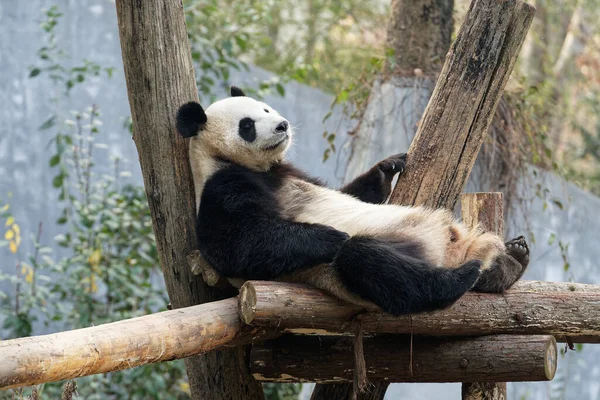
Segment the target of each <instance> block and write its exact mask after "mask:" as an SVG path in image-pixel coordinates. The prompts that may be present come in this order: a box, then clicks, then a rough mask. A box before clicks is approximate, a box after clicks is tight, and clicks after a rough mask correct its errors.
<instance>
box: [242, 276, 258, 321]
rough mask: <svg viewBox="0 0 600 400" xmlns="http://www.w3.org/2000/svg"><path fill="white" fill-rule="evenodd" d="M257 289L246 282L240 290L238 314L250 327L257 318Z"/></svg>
mask: <svg viewBox="0 0 600 400" xmlns="http://www.w3.org/2000/svg"><path fill="white" fill-rule="evenodd" d="M256 299H257V297H256V289H255V288H254V285H252V284H250V283H249V282H246V283H244V284H243V285H242V287H241V288H240V294H239V306H238V313H239V315H240V319H241V320H242V321H244V323H245V324H248V325H250V324H251V323H252V321H254V317H255V316H256V303H257V300H256Z"/></svg>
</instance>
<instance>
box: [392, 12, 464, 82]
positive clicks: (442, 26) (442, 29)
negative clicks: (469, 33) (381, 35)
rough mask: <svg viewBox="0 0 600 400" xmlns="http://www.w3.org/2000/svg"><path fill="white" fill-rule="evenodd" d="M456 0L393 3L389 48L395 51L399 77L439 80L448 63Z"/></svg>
mask: <svg viewBox="0 0 600 400" xmlns="http://www.w3.org/2000/svg"><path fill="white" fill-rule="evenodd" d="M453 10H454V0H392V6H391V16H390V21H389V23H388V34H387V48H389V49H393V50H394V63H393V65H390V63H388V65H387V68H388V70H390V71H391V72H393V73H394V74H395V75H399V76H403V77H407V76H415V74H416V71H415V70H418V71H419V72H418V73H417V74H418V75H425V76H429V77H435V76H436V75H437V74H438V73H439V72H440V70H441V68H442V64H443V63H444V56H445V55H446V52H447V51H448V48H449V47H450V40H451V37H452V30H453V26H454V24H453V19H452V11H453Z"/></svg>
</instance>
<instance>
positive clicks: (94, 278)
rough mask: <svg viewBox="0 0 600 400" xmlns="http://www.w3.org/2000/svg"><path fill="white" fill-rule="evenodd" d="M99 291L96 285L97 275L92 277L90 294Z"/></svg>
mask: <svg viewBox="0 0 600 400" xmlns="http://www.w3.org/2000/svg"><path fill="white" fill-rule="evenodd" d="M97 291H98V285H96V275H93V274H92V276H90V292H91V293H96V292H97Z"/></svg>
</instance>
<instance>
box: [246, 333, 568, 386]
mask: <svg viewBox="0 0 600 400" xmlns="http://www.w3.org/2000/svg"><path fill="white" fill-rule="evenodd" d="M411 346H412V350H411ZM315 349H318V351H315ZM364 353H365V361H366V366H367V377H368V378H369V380H371V381H379V380H384V381H389V382H473V381H486V382H490V381H492V382H506V381H509V382H519V381H548V380H551V379H552V378H553V377H554V374H555V373H556V362H557V351H556V340H555V339H554V337H553V336H550V335H533V336H524V335H493V336H486V337H477V338H452V339H449V338H434V337H428V338H427V337H417V336H415V337H414V338H413V341H412V344H411V337H410V335H384V336H378V337H374V338H369V339H366V340H365V342H364ZM250 367H251V370H252V373H253V375H254V377H255V378H256V379H257V380H261V381H272V382H319V383H326V382H340V381H351V380H352V378H353V371H354V358H353V349H352V339H351V338H343V337H317V336H299V335H286V336H283V337H281V338H278V339H274V340H270V341H267V342H265V343H264V344H262V345H254V346H253V347H252V351H251V353H250Z"/></svg>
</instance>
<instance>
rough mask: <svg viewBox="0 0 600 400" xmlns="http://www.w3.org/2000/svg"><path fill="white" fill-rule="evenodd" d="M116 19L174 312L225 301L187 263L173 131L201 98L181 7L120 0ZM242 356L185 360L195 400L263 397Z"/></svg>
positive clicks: (185, 185) (178, 145) (188, 186)
mask: <svg viewBox="0 0 600 400" xmlns="http://www.w3.org/2000/svg"><path fill="white" fill-rule="evenodd" d="M117 17H118V22H119V33H120V37H121V49H122V53H123V63H124V67H125V78H126V82H127V92H128V96H129V104H130V107H131V116H132V119H133V139H134V140H135V144H136V147H137V150H138V154H139V159H140V164H141V167H142V174H143V177H144V186H145V188H146V194H147V196H148V204H149V205H150V211H151V214H152V222H153V227H154V233H155V236H156V246H157V250H158V255H159V259H160V262H161V266H162V269H163V274H164V277H165V282H166V285H167V291H168V293H169V297H170V299H171V303H172V305H173V307H174V308H179V307H185V306H191V305H194V304H199V303H204V302H207V301H214V300H218V299H220V298H222V297H223V294H222V293H219V292H217V291H216V290H215V289H212V288H209V287H208V286H206V285H205V284H204V282H202V280H201V279H198V278H195V277H194V275H193V274H192V272H191V269H190V266H189V264H188V262H187V256H188V255H190V254H191V253H192V251H193V250H194V249H195V248H196V236H195V229H194V227H195V217H196V211H195V202H194V189H193V188H194V185H193V180H192V176H191V172H190V167H189V161H188V145H187V142H186V141H185V140H183V139H181V138H180V136H179V135H178V133H177V132H176V130H175V114H176V112H177V109H178V108H179V106H181V104H183V103H185V102H188V101H198V93H197V89H196V84H195V82H196V80H195V77H194V68H193V65H192V59H191V54H190V48H189V42H188V38H187V32H186V28H185V19H184V14H183V5H182V3H181V1H176V0H168V1H159V0H146V1H144V2H140V1H135V0H117ZM229 294H231V293H229ZM246 351H247V350H246V349H243V348H236V349H227V350H219V351H216V352H212V353H209V354H206V355H202V356H194V357H190V358H187V359H186V368H187V371H188V377H189V382H190V390H191V393H192V398H194V399H225V398H244V399H258V398H262V397H263V395H262V388H261V387H260V385H259V384H258V383H256V382H255V380H254V379H253V378H252V376H251V375H250V374H249V372H248V366H247V365H246V364H245V356H246Z"/></svg>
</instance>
